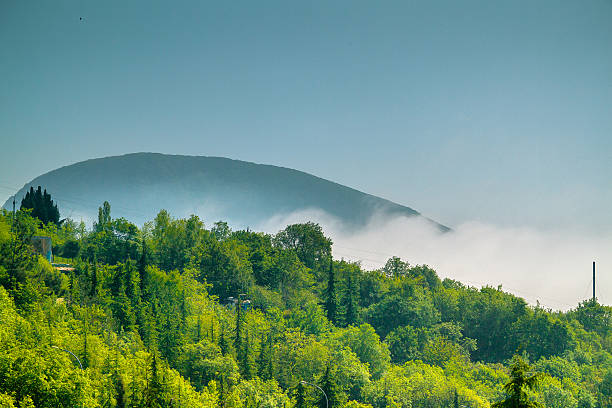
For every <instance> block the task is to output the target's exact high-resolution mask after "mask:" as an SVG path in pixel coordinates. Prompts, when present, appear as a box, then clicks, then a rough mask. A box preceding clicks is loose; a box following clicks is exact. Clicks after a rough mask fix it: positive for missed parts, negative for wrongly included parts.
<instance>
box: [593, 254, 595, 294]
mask: <svg viewBox="0 0 612 408" xmlns="http://www.w3.org/2000/svg"><path fill="white" fill-rule="evenodd" d="M594 302H595V261H593V303H594Z"/></svg>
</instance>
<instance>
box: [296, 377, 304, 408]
mask: <svg viewBox="0 0 612 408" xmlns="http://www.w3.org/2000/svg"><path fill="white" fill-rule="evenodd" d="M294 408H306V390H305V389H304V384H302V383H301V382H300V383H299V384H298V386H297V395H296V396H295V407H294Z"/></svg>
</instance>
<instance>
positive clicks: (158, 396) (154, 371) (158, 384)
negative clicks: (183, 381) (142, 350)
mask: <svg viewBox="0 0 612 408" xmlns="http://www.w3.org/2000/svg"><path fill="white" fill-rule="evenodd" d="M158 365H159V363H158V361H157V356H156V355H155V353H154V354H153V357H152V358H151V367H150V377H149V383H148V387H147V396H146V401H147V407H151V408H162V407H164V406H165V405H164V400H163V395H162V394H163V382H162V379H161V374H160V372H159V367H158Z"/></svg>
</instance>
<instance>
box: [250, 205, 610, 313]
mask: <svg viewBox="0 0 612 408" xmlns="http://www.w3.org/2000/svg"><path fill="white" fill-rule="evenodd" d="M305 221H315V222H318V223H319V224H321V226H322V227H323V229H324V232H325V234H326V235H327V236H329V237H331V238H332V240H333V242H334V245H333V254H334V258H336V259H341V258H344V259H346V260H353V261H361V264H362V265H363V266H364V267H365V268H366V269H375V268H379V267H381V266H382V265H384V263H385V262H386V260H387V259H388V258H390V257H391V256H393V255H396V256H399V257H401V258H402V259H404V260H405V261H408V262H409V263H410V264H411V265H417V264H427V265H429V266H431V267H432V268H434V269H435V270H436V271H437V272H438V275H439V276H440V277H441V278H451V279H455V280H458V281H461V282H463V283H465V284H467V285H470V286H476V287H480V286H484V285H491V286H494V287H497V286H498V285H502V286H503V289H504V290H506V291H508V292H511V293H514V294H516V295H519V296H521V297H523V298H525V299H526V300H527V301H528V302H529V303H531V304H535V303H536V301H539V302H540V304H541V305H543V306H545V307H548V308H552V309H561V310H567V309H569V308H573V307H576V306H577V305H578V302H580V301H582V300H584V299H587V298H590V296H591V294H592V286H591V281H592V262H593V261H596V265H597V289H596V294H597V297H598V299H599V301H600V302H601V303H604V304H612V236H610V235H605V236H602V235H598V236H587V235H585V234H584V233H582V234H577V233H575V232H574V233H572V232H561V231H555V232H551V231H538V230H535V229H530V228H501V227H496V226H492V225H487V224H483V223H478V222H469V223H465V224H462V225H459V226H457V227H455V228H454V229H453V231H452V232H449V233H440V232H439V231H438V230H437V229H436V228H435V227H434V226H433V225H431V224H430V223H428V222H427V221H425V220H424V219H422V218H419V217H398V218H388V217H382V216H376V217H374V218H372V219H371V220H370V221H369V222H368V224H367V226H366V227H365V228H363V229H362V230H359V231H356V232H355V231H352V232H349V231H347V230H346V229H345V228H343V226H342V225H341V223H340V222H339V221H338V220H337V219H335V218H333V217H331V216H329V215H328V214H325V213H323V212H321V211H316V210H313V211H301V212H296V213H292V214H288V215H284V216H276V217H273V218H272V219H270V220H268V221H266V222H265V223H263V224H262V225H260V226H259V228H258V229H257V230H262V231H266V232H270V233H276V232H277V231H279V230H281V229H283V228H284V227H285V226H287V225H288V224H292V223H297V222H305Z"/></svg>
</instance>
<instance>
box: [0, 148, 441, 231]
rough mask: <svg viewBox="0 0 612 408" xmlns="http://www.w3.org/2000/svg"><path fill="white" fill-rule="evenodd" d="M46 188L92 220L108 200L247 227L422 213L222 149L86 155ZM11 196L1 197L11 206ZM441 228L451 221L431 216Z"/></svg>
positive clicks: (145, 211) (359, 221)
mask: <svg viewBox="0 0 612 408" xmlns="http://www.w3.org/2000/svg"><path fill="white" fill-rule="evenodd" d="M39 185H40V186H42V187H43V188H45V189H47V191H48V192H49V193H50V194H51V196H52V198H53V199H54V200H55V201H56V202H57V203H58V206H59V209H60V211H61V216H62V217H70V218H73V219H76V220H79V219H81V218H83V219H85V220H88V221H92V220H94V219H96V218H97V211H98V207H99V206H100V205H101V204H102V202H104V201H105V200H106V201H108V202H109V203H110V204H111V209H112V216H113V217H114V218H118V217H125V218H127V219H129V220H130V221H132V222H135V223H137V224H139V225H142V223H144V222H146V221H150V220H152V219H153V218H154V217H155V215H156V214H157V213H158V212H159V210H160V209H162V208H164V209H166V210H168V211H169V212H170V214H171V215H173V216H175V217H186V216H189V215H190V214H197V215H199V216H200V217H201V218H202V219H203V220H204V221H205V222H206V223H208V224H211V223H212V222H215V221H218V220H224V221H228V223H230V224H231V225H233V226H236V227H241V228H244V227H246V226H257V225H261V223H263V222H265V221H266V220H268V219H270V218H271V217H274V216H276V215H288V214H290V213H293V212H295V211H302V210H321V211H324V212H325V213H327V214H329V215H331V216H333V217H336V218H337V219H339V220H340V221H341V223H342V224H343V226H345V227H346V228H359V227H361V226H364V225H365V224H366V223H367V222H368V221H369V220H370V218H371V217H372V216H373V215H374V214H383V215H389V216H400V215H401V216H421V215H420V214H419V213H418V212H417V211H415V210H413V209H412V208H409V207H406V206H403V205H399V204H396V203H393V202H391V201H389V200H385V199H382V198H379V197H376V196H373V195H370V194H366V193H363V192H361V191H358V190H355V189H352V188H349V187H346V186H343V185H341V184H338V183H334V182H331V181H329V180H325V179H322V178H319V177H316V176H313V175H311V174H308V173H304V172H301V171H297V170H293V169H289V168H284V167H277V166H270V165H264V164H256V163H250V162H245V161H240V160H232V159H227V158H223V157H206V156H179V155H165V154H159V153H133V154H126V155H123V156H112V157H104V158H99V159H92V160H86V161H82V162H79V163H75V164H71V165H69V166H65V167H61V168H59V169H56V170H53V171H50V172H48V173H46V174H43V175H41V176H39V177H36V178H35V179H34V180H32V181H30V182H29V183H27V184H26V185H25V186H24V187H23V188H22V189H21V190H19V192H18V193H17V194H16V202H17V204H18V205H19V203H20V202H21V199H22V197H23V196H24V195H25V193H26V191H27V190H29V188H30V186H33V187H34V188H36V187H37V186H39ZM11 205H12V197H11V198H9V199H8V200H7V201H6V203H5V204H4V208H7V209H10V207H11ZM431 222H432V223H433V224H434V225H435V226H437V227H438V228H439V229H440V230H441V231H447V230H448V228H447V227H445V226H443V225H440V224H438V223H435V222H434V221H431Z"/></svg>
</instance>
